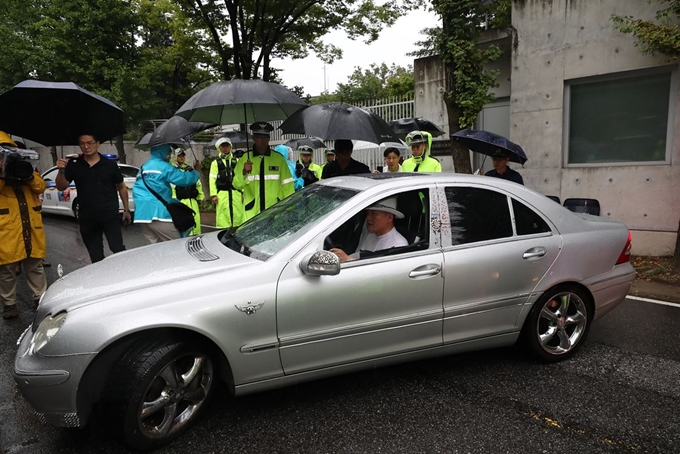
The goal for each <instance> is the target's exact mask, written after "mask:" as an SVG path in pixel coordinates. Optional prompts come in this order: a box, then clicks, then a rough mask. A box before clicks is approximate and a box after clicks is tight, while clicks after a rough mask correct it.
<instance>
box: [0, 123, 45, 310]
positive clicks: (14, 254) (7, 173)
mask: <svg viewBox="0 0 680 454" xmlns="http://www.w3.org/2000/svg"><path fill="white" fill-rule="evenodd" d="M6 145H10V146H16V144H15V143H14V142H13V141H12V140H11V139H10V138H9V136H7V134H6V133H4V132H2V131H0V300H1V301H2V305H3V312H2V318H4V319H11V318H15V317H18V316H19V311H18V310H17V305H16V280H17V275H16V273H15V270H16V266H17V264H18V263H21V264H23V267H24V271H25V275H26V280H27V281H28V286H29V288H30V289H31V291H32V292H33V307H34V308H36V307H37V306H38V301H39V300H40V297H41V296H42V294H43V293H45V291H46V290H47V279H46V277H45V269H44V268H43V265H42V259H43V258H44V257H45V250H46V246H45V231H44V229H43V223H42V215H41V213H40V209H41V204H40V199H39V198H38V197H39V196H40V194H42V193H43V192H44V191H45V181H44V180H43V179H42V178H41V177H40V175H39V174H38V173H37V172H36V171H35V169H34V168H33V165H32V164H31V162H30V161H29V160H28V159H30V153H28V152H26V151H22V150H20V149H18V148H11V147H8V146H6ZM31 153H35V152H31Z"/></svg>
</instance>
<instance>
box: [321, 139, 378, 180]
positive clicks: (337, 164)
mask: <svg viewBox="0 0 680 454" xmlns="http://www.w3.org/2000/svg"><path fill="white" fill-rule="evenodd" d="M353 150H354V144H353V143H352V141H351V140H347V139H338V140H336V141H335V161H333V162H329V163H328V164H326V165H325V166H323V173H322V174H321V179H322V180H325V179H326V178H332V177H339V176H345V175H355V174H358V173H371V169H369V168H368V166H367V165H366V164H364V163H362V162H359V161H355V160H354V159H352V151H353Z"/></svg>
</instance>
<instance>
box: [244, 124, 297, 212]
mask: <svg viewBox="0 0 680 454" xmlns="http://www.w3.org/2000/svg"><path fill="white" fill-rule="evenodd" d="M273 130H274V127H273V126H272V125H270V124H269V123H265V122H258V123H253V124H252V125H250V131H251V133H252V136H253V149H252V150H248V151H247V152H246V154H245V155H243V157H242V158H241V159H239V160H238V164H236V169H234V188H236V189H238V190H242V191H243V199H244V200H243V203H244V205H245V206H244V208H245V218H246V220H248V219H250V218H252V217H253V216H255V215H256V214H258V213H259V212H261V211H264V210H266V209H267V208H269V207H270V206H272V205H274V204H275V203H276V202H278V201H279V200H283V199H284V198H286V197H288V196H289V195H291V194H292V193H294V192H295V180H294V179H293V175H291V173H290V169H289V168H288V163H287V162H286V158H284V157H283V156H281V155H280V154H279V153H276V152H274V151H273V150H272V149H271V148H269V134H270V133H271V131H273Z"/></svg>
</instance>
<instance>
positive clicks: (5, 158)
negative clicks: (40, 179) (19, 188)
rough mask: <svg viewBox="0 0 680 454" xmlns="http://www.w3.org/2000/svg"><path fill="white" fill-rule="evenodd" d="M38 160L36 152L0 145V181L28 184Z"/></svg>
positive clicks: (38, 156)
mask: <svg viewBox="0 0 680 454" xmlns="http://www.w3.org/2000/svg"><path fill="white" fill-rule="evenodd" d="M39 159H40V155H39V154H38V153H37V152H36V151H33V150H23V149H21V148H15V147H10V146H8V145H0V179H3V180H7V181H9V182H16V183H28V182H29V181H31V180H32V179H33V172H35V167H36V165H37V162H38V160H39Z"/></svg>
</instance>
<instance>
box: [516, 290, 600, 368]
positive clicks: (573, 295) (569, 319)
mask: <svg viewBox="0 0 680 454" xmlns="http://www.w3.org/2000/svg"><path fill="white" fill-rule="evenodd" d="M592 312H593V311H592V305H591V302H590V297H589V295H588V294H587V293H586V292H585V291H583V290H582V289H581V288H579V287H576V286H572V285H564V286H558V287H555V288H553V289H551V290H549V291H548V292H546V293H545V294H544V295H543V296H542V297H541V298H540V299H539V300H538V301H537V302H536V304H534V307H533V308H532V309H531V312H530V313H529V316H528V317H527V320H526V322H525V325H524V332H523V335H524V337H525V340H526V343H527V344H528V346H529V348H530V350H531V352H532V353H533V354H534V355H535V356H537V357H538V358H539V359H541V360H543V361H547V362H557V361H562V360H564V359H567V358H569V357H570V356H571V355H573V354H574V353H575V352H576V351H577V350H578V349H579V348H580V347H581V345H582V344H583V342H584V340H585V338H586V336H587V335H588V331H589V330H590V324H591V323H592Z"/></svg>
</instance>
